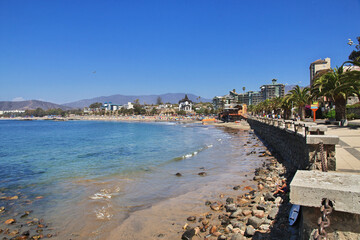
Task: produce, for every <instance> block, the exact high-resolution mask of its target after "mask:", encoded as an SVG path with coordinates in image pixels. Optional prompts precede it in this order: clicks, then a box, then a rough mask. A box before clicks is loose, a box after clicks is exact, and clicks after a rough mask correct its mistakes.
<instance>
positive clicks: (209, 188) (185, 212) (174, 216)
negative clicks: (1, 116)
mask: <svg viewBox="0 0 360 240" xmlns="http://www.w3.org/2000/svg"><path fill="white" fill-rule="evenodd" d="M39 120H40V119H39ZM82 120H85V119H82ZM93 120H94V121H101V120H103V119H93ZM108 120H109V121H111V120H113V119H111V118H110V119H108ZM118 120H119V121H120V119H118ZM126 120H128V119H126ZM126 120H125V122H129V121H126ZM133 121H135V120H134V119H133ZM137 122H138V121H137ZM143 122H146V121H143ZM152 122H154V121H152ZM192 122H194V121H190V120H188V123H192ZM195 122H197V123H199V124H200V123H201V122H200V121H195ZM182 123H185V122H182ZM60 124H61V123H60ZM206 125H211V126H214V127H216V128H220V129H223V131H225V132H227V133H228V134H227V135H228V136H226V137H224V138H229V139H231V140H229V141H227V144H230V145H233V144H234V146H231V147H230V148H232V152H234V153H235V152H237V153H238V152H242V153H241V154H237V159H238V160H240V161H238V162H234V161H233V160H230V161H229V165H228V164H227V163H226V162H225V166H226V167H225V168H223V167H221V169H222V170H221V171H223V170H225V171H224V172H222V173H221V171H220V172H219V170H215V169H213V168H211V167H209V168H208V167H206V164H205V165H201V166H200V165H199V166H197V165H196V163H195V162H193V163H191V161H187V162H188V164H190V165H191V168H192V169H191V171H190V172H187V173H186V172H182V173H183V174H184V175H189V174H190V175H193V176H194V177H193V179H194V180H193V181H196V183H195V182H194V183H195V184H196V185H197V186H198V188H197V189H195V190H194V189H189V191H187V192H186V193H183V194H182V195H181V194H180V195H179V196H172V197H169V198H166V199H165V200H160V201H159V202H156V203H154V204H153V205H151V206H149V207H148V208H145V209H139V210H135V211H133V212H131V214H130V215H129V217H128V218H126V219H125V220H124V221H122V222H121V224H120V225H119V223H117V224H116V223H115V224H111V226H112V227H110V226H108V227H106V228H104V229H103V230H105V232H104V235H101V236H102V237H104V239H179V238H181V235H182V234H183V232H184V230H183V229H182V227H183V226H184V225H185V224H186V223H187V224H189V228H195V227H197V226H200V227H201V224H202V222H201V221H200V222H198V221H199V219H201V218H203V220H205V219H207V218H206V216H207V215H209V214H212V218H211V219H210V220H211V221H210V220H209V222H211V224H212V225H211V226H217V229H219V231H217V232H220V233H224V234H227V233H226V232H225V230H224V229H222V228H221V226H222V224H221V221H220V225H219V223H218V222H217V221H218V220H219V216H221V215H223V214H224V213H223V212H222V211H223V209H224V208H221V210H220V209H219V210H220V211H219V212H218V211H215V212H213V210H211V209H210V208H209V206H208V205H206V204H205V203H206V202H207V201H210V202H212V203H220V202H222V203H221V204H222V205H223V206H225V202H224V201H226V200H227V199H228V198H232V199H238V197H239V196H244V194H246V193H247V192H249V188H251V189H256V188H257V185H256V183H255V182H254V181H253V179H252V174H253V171H254V169H257V168H258V167H260V166H261V165H262V164H265V162H266V161H268V160H269V159H273V157H272V156H265V157H264V156H262V155H263V153H265V152H266V151H267V149H266V147H265V146H264V145H263V143H262V142H261V140H260V139H258V138H257V136H256V135H255V134H254V133H253V132H252V131H249V129H250V128H249V126H248V124H247V123H246V122H245V121H240V122H237V123H211V124H206ZM205 128H206V126H205ZM210 128H211V127H210ZM205 130H206V129H205ZM220 132H222V131H220ZM218 150H219V149H217V151H218ZM220 152H223V151H220ZM213 153H214V152H213ZM258 154H260V155H261V156H260V155H258ZM205 156H209V154H207V155H205ZM239 156H240V158H239ZM241 156H242V157H241ZM229 157H230V159H231V156H227V157H224V158H225V159H227V158H229ZM202 158H203V159H204V160H205V161H207V160H206V159H208V158H206V157H204V156H202ZM241 158H244V159H241ZM243 161H244V162H243ZM179 163H180V162H179ZM184 163H185V162H183V163H181V164H184ZM202 164H204V163H202ZM202 166H205V167H206V169H203V168H202ZM219 169H220V168H219ZM229 169H231V170H229ZM244 169H245V170H244ZM201 171H204V172H205V175H204V176H202V175H200V174H199V172H201ZM234 171H235V172H234ZM171 175H172V176H171ZM198 175H199V176H198ZM169 177H172V178H174V179H178V180H179V183H181V182H182V181H183V180H182V179H184V178H178V177H177V176H175V172H174V173H172V174H171V173H170V176H169ZM185 177H186V176H185ZM214 178H215V179H217V180H216V181H214ZM199 181H200V182H202V185H201V184H200V185H199ZM204 181H205V182H204ZM235 187H236V189H235ZM219 213H220V214H219ZM226 214H227V213H226ZM189 216H196V219H197V220H196V222H193V221H187V218H188V217H189ZM93 223H94V224H95V222H93ZM109 227H110V228H109ZM208 227H209V226H208ZM69 230H70V229H69ZM87 230H89V228H88V227H86V229H84V231H83V230H81V231H77V230H76V229H71V230H70V231H71V232H75V233H74V235H71V236H72V237H74V239H89V238H90V239H97V238H98V237H99V235H97V234H96V233H95V232H94V233H93V232H89V231H87ZM205 230H207V231H205V232H204V233H201V234H202V235H201V234H200V235H199V236H195V237H194V238H193V239H204V237H205V236H206V235H205V233H206V234H208V231H209V229H208V228H207V229H205ZM217 232H216V233H217ZM93 234H95V235H93ZM60 236H61V235H59V236H56V235H55V236H53V238H54V239H57V237H60ZM214 237H215V235H214V236H211V237H208V239H217V237H218V236H216V238H214Z"/></svg>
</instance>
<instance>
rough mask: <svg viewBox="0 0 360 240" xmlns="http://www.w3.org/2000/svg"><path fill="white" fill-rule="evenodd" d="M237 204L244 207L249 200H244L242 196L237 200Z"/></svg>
mask: <svg viewBox="0 0 360 240" xmlns="http://www.w3.org/2000/svg"><path fill="white" fill-rule="evenodd" d="M238 204H239V206H240V207H245V206H246V205H248V204H249V201H248V200H246V199H244V198H242V199H240V200H239V201H238Z"/></svg>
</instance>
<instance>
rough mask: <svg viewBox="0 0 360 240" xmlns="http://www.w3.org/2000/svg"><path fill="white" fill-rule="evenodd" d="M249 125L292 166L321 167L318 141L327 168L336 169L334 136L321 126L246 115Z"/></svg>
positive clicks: (303, 167)
mask: <svg viewBox="0 0 360 240" xmlns="http://www.w3.org/2000/svg"><path fill="white" fill-rule="evenodd" d="M248 123H249V124H250V126H251V128H252V129H254V131H255V132H256V133H257V134H258V135H259V137H260V138H262V139H263V140H264V141H265V142H266V143H267V145H268V146H269V147H271V148H272V149H274V150H275V151H276V152H277V153H278V154H279V155H280V156H281V157H282V158H283V159H284V160H285V161H287V162H288V163H290V164H291V165H292V166H293V167H295V168H296V169H321V151H320V143H322V144H323V149H324V151H323V154H324V159H325V161H326V162H327V164H326V166H327V169H328V170H333V171H335V170H336V160H335V145H336V144H337V142H338V137H336V136H328V135H324V134H325V132H326V127H325V126H317V125H316V124H314V123H303V122H294V121H290V120H285V121H284V120H278V119H269V118H256V117H252V118H249V119H248Z"/></svg>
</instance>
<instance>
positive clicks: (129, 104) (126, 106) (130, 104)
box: [122, 102, 134, 109]
mask: <svg viewBox="0 0 360 240" xmlns="http://www.w3.org/2000/svg"><path fill="white" fill-rule="evenodd" d="M122 107H123V108H125V109H134V105H133V104H132V103H131V102H128V103H127V104H124V105H123V106H122Z"/></svg>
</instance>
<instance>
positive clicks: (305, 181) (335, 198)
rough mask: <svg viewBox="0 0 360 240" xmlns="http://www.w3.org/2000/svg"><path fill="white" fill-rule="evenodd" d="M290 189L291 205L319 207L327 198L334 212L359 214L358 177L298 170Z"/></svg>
mask: <svg viewBox="0 0 360 240" xmlns="http://www.w3.org/2000/svg"><path fill="white" fill-rule="evenodd" d="M290 189H291V191H290V202H291V203H292V204H298V205H302V206H307V207H320V204H321V201H322V199H323V198H328V199H330V200H331V201H332V202H333V204H334V209H335V210H336V211H341V212H348V213H355V214H360V175H355V174H344V173H337V172H320V171H303V170H298V171H297V172H296V174H295V176H294V178H293V180H292V182H291V184H290Z"/></svg>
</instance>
